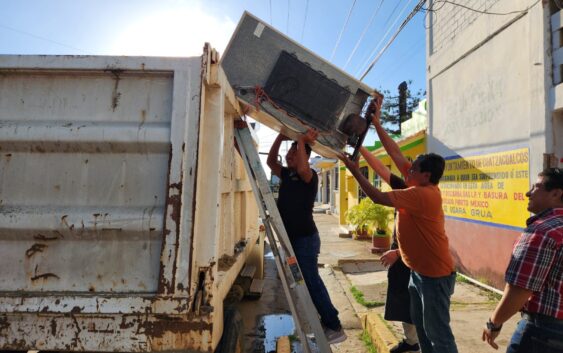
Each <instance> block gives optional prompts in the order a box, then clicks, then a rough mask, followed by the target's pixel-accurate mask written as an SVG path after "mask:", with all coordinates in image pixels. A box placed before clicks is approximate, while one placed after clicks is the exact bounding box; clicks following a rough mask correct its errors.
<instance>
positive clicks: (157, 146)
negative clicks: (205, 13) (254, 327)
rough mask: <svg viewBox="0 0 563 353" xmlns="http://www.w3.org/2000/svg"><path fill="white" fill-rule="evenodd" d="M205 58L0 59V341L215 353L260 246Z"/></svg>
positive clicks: (18, 346) (8, 345) (233, 110)
mask: <svg viewBox="0 0 563 353" xmlns="http://www.w3.org/2000/svg"><path fill="white" fill-rule="evenodd" d="M217 61H218V56H217V53H216V52H215V51H214V50H213V49H212V48H211V47H210V46H206V47H205V50H204V54H203V56H201V57H193V58H157V57H93V56H10V55H8V56H1V57H0V97H1V98H0V252H1V256H0V283H2V284H1V289H0V291H1V292H0V349H2V350H28V349H38V350H60V351H112V352H144V351H172V350H183V351H186V350H187V351H198V352H199V351H201V352H211V351H213V350H214V349H215V348H216V346H217V345H218V342H219V340H220V338H221V334H222V332H223V300H224V299H225V297H226V295H227V293H228V292H229V290H230V289H231V286H232V284H233V283H234V281H235V279H236V277H237V275H238V274H239V272H240V271H241V269H242V268H243V266H244V265H245V264H246V263H247V262H252V263H253V266H254V267H255V268H256V271H255V272H256V274H257V275H258V274H259V273H260V271H261V268H260V266H261V259H262V254H263V242H262V237H260V232H259V228H258V213H257V207H256V203H255V200H254V196H253V194H252V191H251V186H250V184H249V182H248V178H247V176H246V173H245V171H244V166H243V164H242V160H241V159H240V157H239V156H238V154H237V152H236V150H235V149H234V148H233V147H234V137H233V122H234V120H235V119H237V118H239V117H240V116H241V114H242V113H241V112H240V108H239V104H238V103H237V101H236V99H235V98H234V94H233V92H232V90H231V88H230V86H229V85H228V83H227V82H226V80H225V76H224V73H223V72H222V70H221V69H220V67H218V63H217Z"/></svg>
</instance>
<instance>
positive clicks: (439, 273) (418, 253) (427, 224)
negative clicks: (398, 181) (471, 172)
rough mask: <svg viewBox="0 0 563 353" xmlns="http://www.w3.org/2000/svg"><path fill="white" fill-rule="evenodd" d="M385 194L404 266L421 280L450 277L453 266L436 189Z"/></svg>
mask: <svg viewBox="0 0 563 353" xmlns="http://www.w3.org/2000/svg"><path fill="white" fill-rule="evenodd" d="M387 194H388V195H389V197H390V199H391V202H392V203H393V206H394V207H395V208H396V209H397V210H398V214H399V216H398V218H397V241H398V243H399V250H400V251H401V257H402V259H403V261H404V263H405V264H406V265H407V266H408V267H409V268H410V269H412V270H414V271H416V272H418V273H420V274H422V275H424V276H428V277H443V276H448V275H450V274H451V273H452V272H453V271H454V262H453V259H452V255H451V254H450V249H449V242H448V237H447V236H446V231H445V229H444V211H443V210H442V195H441V194H440V189H439V188H438V186H436V185H428V186H414V187H410V188H408V189H403V190H394V191H390V192H388V193H387Z"/></svg>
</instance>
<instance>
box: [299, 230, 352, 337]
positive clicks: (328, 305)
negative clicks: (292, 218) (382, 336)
mask: <svg viewBox="0 0 563 353" xmlns="http://www.w3.org/2000/svg"><path fill="white" fill-rule="evenodd" d="M291 246H292V247H293V251H294V252H295V257H296V258H297V263H299V268H301V273H302V274H303V279H304V280H305V284H306V285H307V289H308V290H309V294H310V295H311V299H312V300H313V304H315V308H316V309H317V312H318V313H319V315H320V317H321V322H322V324H323V325H324V326H326V327H328V328H330V329H331V330H334V331H338V330H339V329H340V328H341V327H342V326H341V325H340V320H339V319H338V310H336V308H335V307H334V305H332V302H331V300H330V297H329V295H328V291H327V290H326V287H325V284H324V283H323V280H322V279H321V276H320V275H319V268H318V258H319V252H320V251H321V239H320V238H319V233H315V234H313V235H311V236H308V237H302V238H294V239H291Z"/></svg>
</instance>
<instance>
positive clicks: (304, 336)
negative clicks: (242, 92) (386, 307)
mask: <svg viewBox="0 0 563 353" xmlns="http://www.w3.org/2000/svg"><path fill="white" fill-rule="evenodd" d="M237 125H239V126H238V128H237V126H236V127H235V139H236V142H237V149H238V151H239V153H240V155H241V157H242V159H243V161H244V166H245V168H246V173H247V174H248V177H249V180H250V184H251V185H252V191H253V192H254V196H255V198H256V203H257V204H258V209H259V211H260V218H261V219H262V222H263V224H264V227H265V230H266V236H267V237H268V241H269V243H270V246H271V248H272V253H273V255H274V259H275V262H276V267H277V270H278V274H279V276H280V279H281V282H282V285H283V289H284V292H285V296H286V298H287V302H288V303H289V307H290V309H291V313H292V315H293V321H294V323H295V330H296V331H297V333H298V334H299V339H300V342H301V345H302V347H303V352H306V353H316V352H319V353H331V352H332V350H331V349H330V345H329V344H328V341H327V339H326V336H325V335H324V332H323V328H322V326H321V322H320V321H319V316H318V314H317V310H316V309H315V305H314V304H313V301H312V300H311V296H310V294H309V291H308V290H307V286H306V285H305V281H304V280H303V275H302V274H301V269H300V268H299V265H298V264H297V259H296V258H295V253H294V252H293V248H292V247H291V243H290V241H289V237H288V235H287V232H286V230H285V227H284V225H283V222H282V219H281V216H280V213H279V211H278V207H277V205H276V201H275V200H274V195H273V194H272V191H271V190H270V185H269V183H268V179H267V178H266V173H265V172H264V169H263V168H262V164H261V163H260V157H259V155H258V151H257V149H256V146H255V145H254V139H253V137H252V135H251V133H250V130H249V129H248V127H247V126H246V123H244V122H242V121H240V122H237Z"/></svg>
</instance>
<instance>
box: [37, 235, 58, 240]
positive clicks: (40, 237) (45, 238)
mask: <svg viewBox="0 0 563 353" xmlns="http://www.w3.org/2000/svg"><path fill="white" fill-rule="evenodd" d="M33 239H35V240H39V241H53V240H57V239H59V238H58V237H56V236H55V237H49V236H46V235H43V234H41V233H39V234H35V235H34V236H33Z"/></svg>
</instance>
